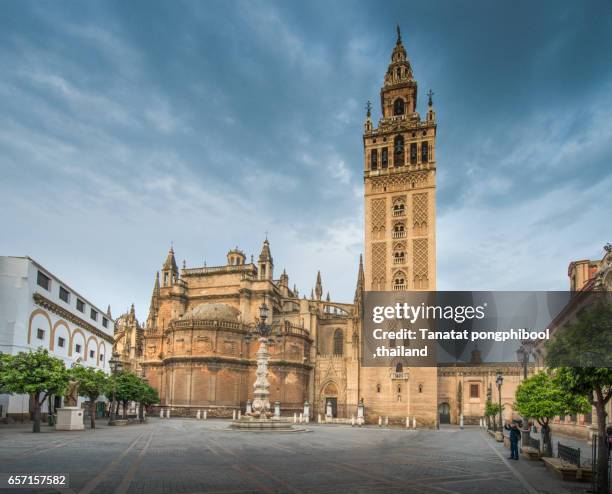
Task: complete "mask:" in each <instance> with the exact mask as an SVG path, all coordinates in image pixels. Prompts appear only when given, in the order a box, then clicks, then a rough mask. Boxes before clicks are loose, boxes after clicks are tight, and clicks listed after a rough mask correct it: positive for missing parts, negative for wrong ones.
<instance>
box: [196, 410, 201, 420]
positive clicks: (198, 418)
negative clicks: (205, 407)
mask: <svg viewBox="0 0 612 494" xmlns="http://www.w3.org/2000/svg"><path fill="white" fill-rule="evenodd" d="M196 420H200V410H198V411H197V412H196Z"/></svg>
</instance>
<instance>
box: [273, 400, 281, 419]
mask: <svg viewBox="0 0 612 494" xmlns="http://www.w3.org/2000/svg"><path fill="white" fill-rule="evenodd" d="M280 413H281V412H280V401H275V402H274V416H275V417H276V418H277V419H279V418H280V416H281V415H280Z"/></svg>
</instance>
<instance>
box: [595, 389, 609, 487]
mask: <svg viewBox="0 0 612 494" xmlns="http://www.w3.org/2000/svg"><path fill="white" fill-rule="evenodd" d="M595 411H596V412H597V465H596V467H595V468H596V469H597V486H596V489H597V490H596V492H597V493H598V494H607V492H608V441H607V435H606V415H607V413H606V406H605V405H604V404H603V403H602V402H601V401H600V400H597V402H595Z"/></svg>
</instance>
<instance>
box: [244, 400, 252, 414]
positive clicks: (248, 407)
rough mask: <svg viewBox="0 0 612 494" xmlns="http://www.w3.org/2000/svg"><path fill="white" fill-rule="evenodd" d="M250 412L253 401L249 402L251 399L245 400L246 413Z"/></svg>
mask: <svg viewBox="0 0 612 494" xmlns="http://www.w3.org/2000/svg"><path fill="white" fill-rule="evenodd" d="M250 413H253V403H252V402H251V400H247V404H246V414H247V415H249V414H250Z"/></svg>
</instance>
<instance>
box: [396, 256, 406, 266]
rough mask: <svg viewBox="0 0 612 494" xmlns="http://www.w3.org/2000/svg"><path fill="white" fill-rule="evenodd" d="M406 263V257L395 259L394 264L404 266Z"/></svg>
mask: <svg viewBox="0 0 612 494" xmlns="http://www.w3.org/2000/svg"><path fill="white" fill-rule="evenodd" d="M405 262H406V258H405V257H394V258H393V264H404V263H405Z"/></svg>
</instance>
